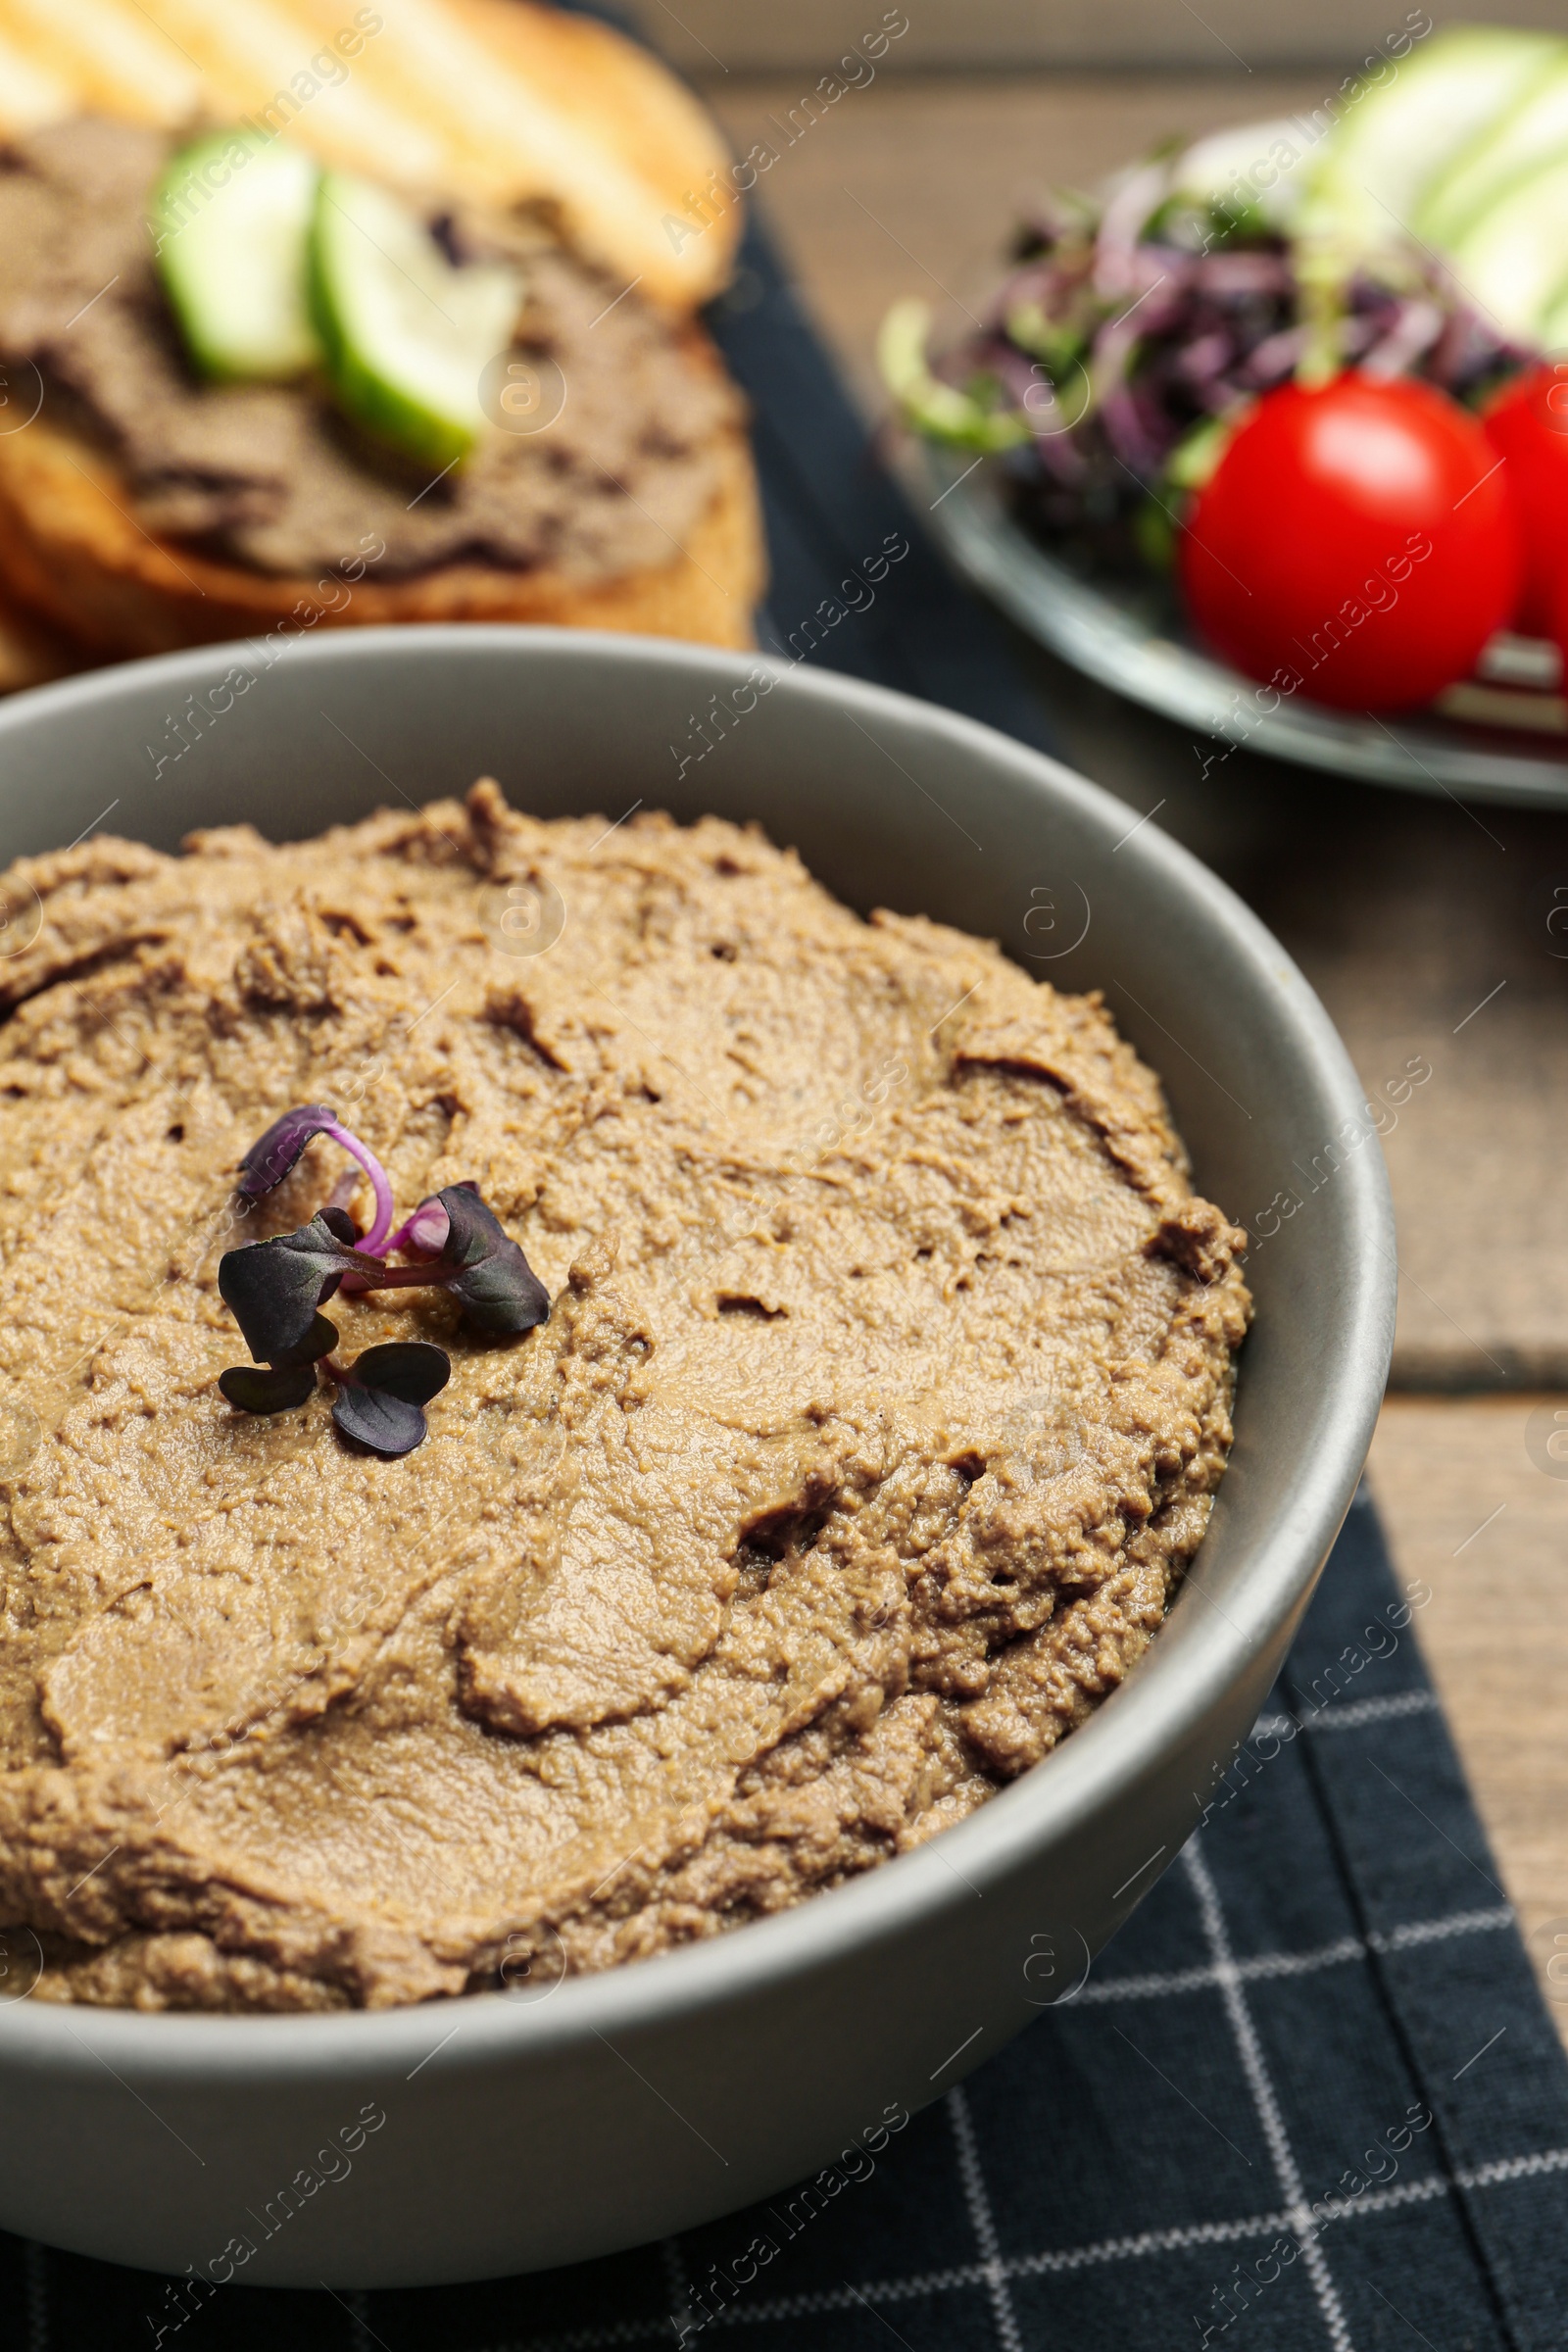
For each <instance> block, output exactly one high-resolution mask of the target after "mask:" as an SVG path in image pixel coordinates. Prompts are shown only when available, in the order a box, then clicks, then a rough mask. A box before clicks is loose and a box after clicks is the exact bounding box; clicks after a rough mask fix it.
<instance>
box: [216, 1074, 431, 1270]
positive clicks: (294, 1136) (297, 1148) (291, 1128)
mask: <svg viewBox="0 0 1568 2352" xmlns="http://www.w3.org/2000/svg"><path fill="white" fill-rule="evenodd" d="M318 1135H324V1136H326V1137H328V1138H329V1140H330V1141H331V1142H332V1143H334V1144H338V1145H340V1146H341V1147H342V1149H343V1150H344V1151H345V1152H348V1153H349V1154H350V1156H351V1157H352V1158H354V1159H357V1160H358V1161H359V1163H360V1165H361V1167H362V1168H363V1169H364V1170H365V1173H366V1174H367V1176H368V1178H369V1179H370V1189H371V1190H372V1192H373V1193H374V1195H375V1221H374V1223H373V1224H372V1225H371V1227H370V1230H369V1232H368V1234H367V1235H366V1236H365V1242H364V1249H365V1254H366V1255H367V1257H378V1256H379V1255H380V1253H381V1251H382V1250H384V1249H385V1248H386V1237H387V1235H388V1234H389V1233H390V1232H391V1230H392V1219H393V1215H394V1213H395V1212H394V1209H393V1206H392V1185H391V1181H390V1179H389V1178H388V1176H387V1172H386V1170H385V1168H383V1167H382V1165H381V1162H380V1161H379V1160H378V1159H377V1158H376V1156H375V1153H374V1152H372V1151H371V1150H370V1148H369V1146H368V1144H362V1143H361V1141H360V1139H359V1137H358V1136H357V1135H351V1134H350V1133H349V1130H348V1129H347V1128H346V1127H344V1126H341V1125H339V1123H338V1121H337V1119H336V1118H334V1116H333V1114H332V1112H331V1111H330V1110H329V1109H328V1108H327V1106H326V1104H325V1103H301V1104H300V1105H299V1106H298V1108H296V1109H294V1110H285V1111H284V1113H283V1115H282V1117H281V1118H280V1119H274V1120H273V1121H272V1124H271V1125H270V1127H269V1129H268V1130H267V1133H266V1134H265V1135H264V1136H262V1137H261V1139H260V1140H259V1141H258V1142H256V1143H254V1144H252V1146H251V1148H250V1150H249V1151H248V1152H246V1154H245V1156H244V1158H243V1159H242V1160H241V1161H240V1163H239V1183H238V1184H237V1186H236V1187H235V1190H236V1191H237V1192H238V1193H239V1194H240V1195H241V1196H242V1198H243V1199H245V1200H247V1201H260V1200H261V1199H262V1197H263V1196H264V1194H267V1193H270V1192H271V1191H272V1190H273V1189H274V1187H275V1186H277V1185H280V1184H281V1183H282V1181H283V1179H284V1177H285V1176H286V1175H288V1173H289V1171H290V1170H291V1169H292V1168H293V1167H294V1165H295V1164H296V1162H297V1161H298V1159H299V1156H300V1153H301V1152H303V1151H304V1149H305V1147H306V1145H307V1144H308V1143H310V1142H311V1141H312V1139H313V1138H314V1137H316V1136H318ZM352 1190H353V1185H352V1183H351V1184H350V1186H349V1193H352ZM340 1193H343V1194H344V1197H343V1198H342V1199H341V1200H340V1199H339V1198H338V1195H339V1194H340ZM348 1198H349V1194H348V1193H344V1188H343V1186H342V1185H339V1186H338V1187H337V1189H336V1191H335V1192H334V1193H333V1196H332V1205H333V1207H336V1208H344V1207H346V1206H347V1204H348Z"/></svg>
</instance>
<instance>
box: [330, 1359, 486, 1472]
mask: <svg viewBox="0 0 1568 2352" xmlns="http://www.w3.org/2000/svg"><path fill="white" fill-rule="evenodd" d="M325 1368H326V1370H327V1371H328V1372H329V1373H330V1374H331V1376H332V1378H333V1379H334V1380H335V1381H336V1382H337V1389H338V1393H337V1401H336V1403H335V1404H334V1405H333V1407H332V1419H333V1420H334V1422H335V1423H336V1424H337V1427H338V1429H339V1430H340V1431H341V1433H342V1435H343V1436H344V1437H346V1438H352V1439H353V1440H354V1442H355V1444H356V1445H359V1446H368V1447H369V1449H370V1451H371V1452H372V1453H380V1454H386V1455H388V1456H389V1457H391V1458H393V1459H396V1458H397V1457H398V1456H399V1455H401V1454H405V1453H412V1452H413V1451H414V1448H415V1447H416V1446H421V1445H422V1444H423V1443H424V1440H425V1439H426V1437H428V1435H429V1429H428V1426H427V1424H426V1422H425V1418H424V1414H423V1412H422V1410H421V1409H420V1408H421V1407H422V1406H424V1405H426V1404H428V1403H429V1401H430V1399H431V1397H434V1396H436V1395H437V1394H438V1393H439V1392H440V1391H441V1390H442V1389H444V1388H445V1387H446V1385H447V1382H448V1381H449V1380H450V1379H451V1377H452V1363H451V1359H450V1357H449V1356H448V1355H447V1352H446V1350H445V1348H434V1347H431V1346H430V1345H429V1343H428V1342H427V1341H424V1340H391V1341H388V1342H387V1343H386V1344H385V1346H383V1347H379V1348H366V1350H365V1352H364V1354H363V1355H361V1356H358V1357H356V1359H355V1361H354V1363H353V1364H352V1365H349V1364H340V1363H339V1362H338V1360H337V1358H336V1357H335V1356H330V1355H329V1356H328V1357H327V1359H326V1366H325ZM313 1377H314V1375H313Z"/></svg>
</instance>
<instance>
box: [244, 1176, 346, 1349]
mask: <svg viewBox="0 0 1568 2352" xmlns="http://www.w3.org/2000/svg"><path fill="white" fill-rule="evenodd" d="M353 1231H354V1226H353V1221H352V1219H351V1218H350V1217H349V1216H348V1215H347V1213H346V1211H344V1210H343V1209H340V1208H339V1209H334V1208H323V1209H322V1210H321V1211H320V1212H319V1214H318V1215H317V1216H314V1217H313V1218H312V1219H311V1221H310V1223H309V1224H308V1225H302V1226H300V1228H299V1230H298V1231H297V1232H295V1233H282V1234H278V1235H276V1236H275V1237H274V1238H273V1239H272V1240H271V1241H270V1242H247V1243H246V1244H245V1245H244V1247H243V1248H242V1249H239V1250H225V1251H224V1252H223V1255H222V1256H221V1258H220V1260H219V1262H218V1288H219V1292H220V1294H221V1297H222V1299H223V1303H224V1304H225V1306H227V1307H228V1308H229V1310H230V1312H231V1313H232V1315H233V1317H234V1320H235V1322H236V1323H237V1324H238V1325H239V1327H240V1330H241V1331H242V1332H243V1333H244V1335H245V1345H246V1347H247V1348H249V1349H250V1351H251V1353H252V1355H253V1356H255V1358H256V1360H257V1362H258V1363H276V1362H280V1361H282V1360H283V1359H285V1358H287V1357H290V1356H292V1355H294V1354H295V1353H296V1351H297V1350H299V1349H300V1348H305V1347H307V1346H310V1347H314V1345H315V1336H316V1323H317V1313H316V1310H317V1308H318V1307H319V1306H320V1305H321V1304H322V1302H323V1301H324V1300H325V1299H330V1297H331V1296H332V1293H333V1292H334V1291H335V1290H336V1289H337V1286H338V1284H339V1283H340V1282H341V1281H342V1279H343V1277H344V1275H345V1274H349V1273H357V1274H368V1275H370V1276H371V1277H372V1278H373V1277H374V1276H375V1275H376V1274H379V1273H380V1271H381V1261H380V1259H379V1258H372V1257H367V1256H365V1255H364V1254H363V1252H361V1251H360V1250H356V1249H354V1248H352V1247H351V1246H350V1244H349V1242H348V1241H347V1240H346V1239H345V1234H346V1233H347V1234H352V1232H353ZM333 1338H334V1339H335V1338H336V1333H335V1332H334V1333H333Z"/></svg>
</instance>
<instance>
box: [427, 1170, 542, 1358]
mask: <svg viewBox="0 0 1568 2352" xmlns="http://www.w3.org/2000/svg"><path fill="white" fill-rule="evenodd" d="M435 1199H436V1200H437V1201H439V1202H440V1204H441V1206H442V1207H443V1208H444V1209H445V1210H446V1212H447V1224H448V1230H447V1238H446V1242H445V1244H444V1246H443V1248H442V1251H441V1259H440V1268H441V1270H440V1272H439V1274H437V1273H436V1271H435V1269H433V1268H432V1276H433V1278H434V1279H438V1280H439V1281H440V1282H441V1283H442V1285H443V1287H444V1288H445V1289H446V1290H449V1291H450V1292H451V1293H452V1296H453V1298H454V1299H458V1300H459V1301H460V1302H461V1303H462V1306H463V1308H464V1311H465V1313H466V1314H467V1315H468V1316H469V1318H470V1319H471V1320H472V1321H473V1322H475V1323H477V1324H478V1325H479V1327H480V1329H481V1330H482V1331H504V1332H515V1331H532V1329H533V1327H534V1325H535V1324H536V1323H543V1322H544V1321H545V1320H546V1319H547V1317H548V1316H549V1313H550V1293H549V1292H548V1291H547V1290H546V1289H545V1286H544V1284H543V1283H542V1282H541V1281H540V1279H539V1277H538V1275H537V1274H536V1273H535V1272H534V1270H533V1268H532V1266H530V1265H529V1263H528V1260H527V1259H526V1258H525V1257H524V1255H523V1253H522V1250H521V1249H520V1247H519V1246H518V1244H517V1243H516V1242H515V1241H514V1240H513V1239H512V1236H511V1235H510V1234H509V1233H508V1232H507V1230H506V1228H505V1226H504V1225H503V1224H502V1222H501V1220H500V1218H499V1217H498V1216H497V1215H496V1214H495V1212H494V1210H493V1209H490V1208H488V1207H486V1205H485V1203H484V1201H481V1199H480V1198H479V1188H478V1186H477V1185H475V1184H468V1183H465V1184H451V1185H448V1186H447V1187H446V1189H445V1191H444V1192H440V1193H437V1194H436V1195H435ZM429 1206H430V1202H429V1201H421V1202H420V1203H419V1207H418V1209H417V1211H416V1215H417V1216H419V1217H423V1215H424V1214H425V1211H426V1210H427V1209H428V1208H429Z"/></svg>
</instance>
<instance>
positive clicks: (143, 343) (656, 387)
mask: <svg viewBox="0 0 1568 2352" xmlns="http://www.w3.org/2000/svg"><path fill="white" fill-rule="evenodd" d="M174 144H175V142H172V141H171V140H170V139H169V138H168V137H167V136H166V135H165V134H164V133H162V132H160V131H155V130H150V129H146V128H143V127H141V126H139V125H136V124H133V123H112V122H108V121H103V120H99V119H97V118H94V117H90V116H83V117H78V118H76V119H74V120H73V121H71V122H67V123H54V124H51V125H50V126H49V127H48V128H46V129H43V130H38V131H34V132H31V133H30V134H29V135H28V136H27V137H25V138H23V139H19V140H18V141H16V142H15V143H14V144H13V145H12V146H10V147H8V148H6V149H5V150H4V151H0V362H5V363H10V364H11V368H10V389H9V405H8V407H7V408H6V410H5V412H4V415H5V420H6V422H7V423H8V424H15V423H16V422H17V421H18V417H19V414H20V415H25V413H26V410H27V408H28V407H29V406H30V405H31V403H32V401H33V400H34V399H35V398H36V394H37V387H36V382H35V380H29V378H28V377H27V376H26V375H25V373H23V372H22V371H21V370H20V369H19V368H17V365H16V363H18V362H24V363H30V364H31V365H32V366H34V367H36V368H39V369H40V370H41V373H42V376H43V396H44V406H45V413H46V414H47V415H48V416H50V417H55V418H56V419H58V420H60V421H69V422H72V423H74V424H76V425H78V426H79V427H80V428H81V429H82V430H83V431H84V432H86V433H87V434H88V435H89V436H90V437H91V438H92V440H93V441H94V442H95V443H96V444H98V445H99V446H101V447H103V448H105V449H106V450H107V451H108V452H109V453H110V454H111V455H112V456H113V458H114V459H115V460H116V462H117V463H118V464H119V466H121V467H122V468H123V472H124V474H125V477H126V481H127V485H128V488H129V492H130V496H131V502H132V507H133V512H134V514H135V515H136V518H137V520H138V521H139V522H141V523H142V524H143V525H144V526H145V527H146V528H147V529H148V530H149V531H152V532H155V533H157V534H159V535H160V536H164V537H170V538H175V539H182V540H188V541H189V542H190V543H191V544H192V545H193V546H196V547H199V548H201V549H202V550H203V551H204V552H205V553H208V554H210V555H214V556H220V557H226V558H227V559H228V560H229V561H230V562H233V563H237V564H246V565H248V566H250V567H252V568H254V569H256V570H259V571H264V572H271V573H278V574H281V575H284V576H293V575H302V574H305V573H315V572H318V571H325V572H329V573H330V572H335V571H339V570H341V569H342V568H343V567H345V566H348V565H350V564H354V563H355V562H356V561H357V560H359V559H360V558H362V557H363V555H364V551H365V547H366V545H367V543H368V541H369V540H370V539H372V538H379V539H380V540H381V541H382V542H383V543H384V547H385V553H384V555H382V556H381V557H380V558H379V559H378V561H377V564H376V577H377V578H379V579H387V578H393V577H397V576H399V575H408V574H413V573H417V572H421V571H427V570H430V569H433V568H434V567H435V566H437V565H439V564H452V563H459V562H470V563H488V564H496V565H499V566H502V567H504V568H510V569H517V570H533V569H537V568H543V567H548V568H550V569H552V570H559V571H562V572H564V573H565V574H566V575H567V576H569V577H571V578H575V579H580V580H592V579H601V578H612V577H615V576H617V575H618V574H620V573H622V572H626V571H633V570H637V569H640V568H643V567H653V568H657V567H659V566H661V565H663V564H668V563H670V562H671V561H672V559H673V557H674V555H675V553H676V551H677V550H678V548H679V547H680V546H681V545H682V544H683V543H684V541H685V539H686V538H687V536H688V534H689V533H690V531H691V529H692V527H693V525H694V524H695V523H696V522H697V521H698V519H699V518H700V517H701V516H702V515H704V514H705V513H706V511H707V510H708V508H709V507H710V506H711V504H712V501H713V499H714V497H715V495H716V494H717V491H718V487H719V481H720V474H719V469H718V463H717V458H716V455H715V443H716V441H717V440H718V438H719V436H720V434H721V431H722V429H723V428H724V427H725V426H726V425H729V424H732V423H733V421H734V420H735V419H736V417H738V415H739V411H740V402H739V395H738V394H737V393H736V392H735V391H734V390H733V389H732V387H731V386H730V385H729V384H727V383H726V382H725V381H724V380H723V378H722V377H721V376H720V375H719V374H718V373H717V372H716V371H715V369H714V368H712V367H711V366H705V365H703V364H702V363H701V362H700V361H699V360H697V359H696V358H695V357H694V355H693V352H692V349H691V347H690V346H689V344H688V343H687V342H686V341H685V340H684V339H683V337H682V334H681V331H680V329H679V327H678V326H677V325H676V324H675V323H673V322H672V321H670V320H668V319H665V318H664V317H663V316H662V314H661V313H660V312H658V311H656V310H655V309H653V308H652V307H651V306H649V305H648V304H647V303H645V302H643V301H642V300H641V299H640V297H639V296H638V294H637V292H636V291H635V289H632V290H630V291H628V290H626V289H625V288H623V287H620V286H618V285H616V284H615V283H613V281H612V280H611V279H609V278H607V277H605V276H604V275H602V274H601V273H600V272H598V271H596V270H592V269H590V268H588V267H587V266H586V265H584V264H583V263H581V262H578V261H576V260H575V259H574V258H573V257H572V256H571V255H570V254H568V253H567V252H566V251H565V250H564V248H563V247H562V246H561V245H559V244H558V243H557V242H556V241H555V239H554V238H553V237H552V236H551V235H550V234H549V233H548V230H547V228H546V227H545V226H544V225H543V224H542V223H541V222H540V221H537V220H532V219H529V218H526V217H521V216H516V215H509V216H504V217H503V216H496V215H483V216H481V215H480V214H478V213H477V212H475V211H474V210H473V209H472V208H471V207H463V206H453V207H451V208H448V209H447V210H445V211H444V212H443V214H442V217H441V225H442V229H443V233H444V234H445V236H446V238H447V241H448V243H449V245H451V246H452V247H453V248H454V250H455V251H456V253H457V254H458V255H459V257H460V258H461V257H466V258H470V259H481V258H483V259H506V260H511V261H513V262H515V264H516V265H517V266H518V268H519V269H520V270H521V273H522V277H523V283H524V288H525V299H524V306H523V310H522V313H521V315H520V318H519V321H518V325H517V330H516V336H515V348H516V350H517V353H518V355H519V357H520V358H521V359H522V360H523V361H524V363H525V364H530V363H538V362H540V361H543V362H545V363H547V370H546V374H547V387H546V397H547V398H548V400H549V405H550V407H551V408H553V407H554V393H555V389H556V388H557V387H559V386H560V385H564V393H565V400H564V407H562V408H561V410H560V414H559V416H556V417H555V418H554V421H552V422H550V423H549V424H548V426H547V427H546V428H545V429H543V430H540V431H537V432H527V433H511V432H506V431H501V430H497V431H496V432H495V433H493V434H492V435H490V436H489V437H487V438H486V439H485V440H484V441H483V442H482V443H481V445H480V447H479V448H478V449H477V450H476V451H475V452H474V454H473V456H472V457H471V458H470V459H469V460H468V461H467V462H466V464H465V465H463V466H460V467H459V468H458V470H457V471H456V472H454V473H450V474H448V475H447V476H446V477H445V478H444V479H442V480H439V481H437V482H436V483H435V484H434V486H431V484H430V475H431V468H430V467H429V466H420V465H419V464H418V463H417V461H415V460H412V459H403V458H400V457H398V456H397V455H395V454H394V453H391V452H388V451H386V450H383V449H381V448H379V447H378V446H377V445H375V444H374V443H372V442H370V441H368V440H367V439H366V438H365V437H364V436H363V435H361V434H360V433H358V432H357V431H356V430H355V429H354V427H353V426H351V425H349V424H348V423H346V422H345V421H344V419H343V418H342V417H340V416H339V414H338V412H337V411H336V409H335V408H334V407H333V405H332V403H331V401H330V400H329V399H328V398H327V397H326V395H325V394H324V393H323V392H321V391H319V390H318V389H316V388H315V387H313V386H311V385H310V384H308V383H307V384H300V385H282V386H278V385H271V386H269V385H254V384H227V385H212V384H206V383H203V382H201V381H200V380H199V379H198V378H197V377H196V376H195V375H194V374H193V373H192V371H191V368H190V367H189V365H188V363H187V361H186V359H185V357H184V353H183V350H182V348H181V345H180V340H179V336H178V332H177V329H176V327H175V324H174V320H173V316H172V312H171V310H170V307H169V303H168V300H167V298H166V296H165V294H164V292H163V288H162V285H161V282H160V280H159V276H158V270H157V267H156V264H155V262H154V259H153V250H152V240H151V238H150V236H149V233H148V230H147V226H146V216H147V208H148V201H149V198H150V196H151V193H152V189H153V186H154V183H155V182H156V180H157V179H158V177H159V175H160V173H161V172H162V171H163V169H164V167H165V165H166V164H167V162H168V161H169V158H170V155H171V154H172V151H173V146H174ZM617 296H620V297H621V299H619V300H617V299H616V297H617ZM550 370H559V375H558V374H556V373H553V372H550ZM538 413H539V415H541V416H543V415H545V413H546V410H545V408H544V407H543V406H541V408H540V410H539V412H538ZM524 420H525V421H530V420H531V418H525V419H524Z"/></svg>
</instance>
